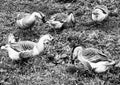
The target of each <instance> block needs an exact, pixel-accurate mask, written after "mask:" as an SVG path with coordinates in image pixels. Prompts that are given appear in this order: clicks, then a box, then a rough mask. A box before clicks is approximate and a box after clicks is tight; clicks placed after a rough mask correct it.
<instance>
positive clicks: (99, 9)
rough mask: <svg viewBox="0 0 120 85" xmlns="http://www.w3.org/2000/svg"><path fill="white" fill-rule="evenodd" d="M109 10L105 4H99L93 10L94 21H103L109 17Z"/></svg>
mask: <svg viewBox="0 0 120 85" xmlns="http://www.w3.org/2000/svg"><path fill="white" fill-rule="evenodd" d="M108 14H109V10H108V8H107V7H106V6H104V5H97V6H95V7H94V8H93V10H92V19H93V21H99V22H101V21H103V20H104V19H105V18H106V17H108Z"/></svg>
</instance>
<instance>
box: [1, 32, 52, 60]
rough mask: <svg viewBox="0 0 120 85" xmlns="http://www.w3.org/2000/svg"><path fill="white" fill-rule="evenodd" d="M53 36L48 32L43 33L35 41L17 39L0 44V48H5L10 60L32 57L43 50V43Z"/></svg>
mask: <svg viewBox="0 0 120 85" xmlns="http://www.w3.org/2000/svg"><path fill="white" fill-rule="evenodd" d="M52 39H53V37H52V36H51V35H50V34H46V35H43V36H42V37H41V38H40V39H39V41H38V42H37V43H35V42H32V41H19V42H15V43H10V44H6V45H5V46H1V49H4V50H7V51H8V55H9V57H10V58H11V59H12V60H19V59H21V58H28V57H34V56H36V55H39V54H40V53H41V52H43V50H44V44H45V43H47V42H48V41H51V40H52Z"/></svg>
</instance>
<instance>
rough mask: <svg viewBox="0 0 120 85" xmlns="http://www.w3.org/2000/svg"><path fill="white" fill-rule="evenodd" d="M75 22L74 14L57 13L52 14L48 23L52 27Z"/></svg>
mask: <svg viewBox="0 0 120 85" xmlns="http://www.w3.org/2000/svg"><path fill="white" fill-rule="evenodd" d="M74 22H75V19H74V16H73V14H72V13H71V14H69V15H68V14H65V13H57V14H54V15H53V16H51V18H50V20H49V21H47V23H48V24H49V25H50V26H51V27H52V28H61V27H62V26H63V25H64V24H70V23H71V24H73V23H74Z"/></svg>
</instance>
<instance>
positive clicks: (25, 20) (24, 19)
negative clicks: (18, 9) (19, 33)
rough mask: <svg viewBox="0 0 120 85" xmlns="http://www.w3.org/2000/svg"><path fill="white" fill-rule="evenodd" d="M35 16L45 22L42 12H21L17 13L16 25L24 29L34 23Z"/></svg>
mask: <svg viewBox="0 0 120 85" xmlns="http://www.w3.org/2000/svg"><path fill="white" fill-rule="evenodd" d="M36 17H39V18H40V19H41V20H42V21H43V22H44V23H45V15H44V14H43V13H42V12H40V13H38V12H33V13H32V14H30V13H23V12H22V13H20V14H18V15H17V21H16V23H17V25H18V27H20V28H23V29H25V28H28V27H30V26H32V25H33V24H34V22H35V20H36Z"/></svg>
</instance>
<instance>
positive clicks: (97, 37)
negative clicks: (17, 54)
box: [0, 0, 120, 85]
mask: <svg viewBox="0 0 120 85" xmlns="http://www.w3.org/2000/svg"><path fill="white" fill-rule="evenodd" d="M119 3H120V1H119V0H0V46H2V45H5V44H6V43H7V37H8V35H9V33H13V34H14V35H15V37H16V39H17V40H19V39H20V40H31V41H34V42H37V41H38V39H39V37H40V36H41V35H44V34H47V33H49V34H51V35H52V36H53V37H54V41H52V42H51V43H49V45H47V46H46V49H45V51H44V52H43V53H41V54H40V55H39V56H36V57H34V58H31V59H29V60H27V61H24V62H13V61H12V60H11V59H10V58H9V57H8V54H7V52H6V51H3V50H0V84H1V85H120V68H119V67H111V69H110V70H108V71H107V72H105V73H101V74H97V73H89V72H87V71H85V70H84V67H83V66H82V65H80V64H79V65H78V67H75V66H74V65H72V64H69V63H70V57H71V56H72V52H73V49H74V47H76V46H79V45H81V46H83V47H95V48H97V49H99V50H102V51H103V52H104V53H105V54H106V55H108V57H109V58H111V59H113V60H119V58H120V57H119V54H120V47H119V46H120V36H119V35H120V31H119V29H120V16H119V14H120V9H119V8H120V6H119ZM96 4H103V5H106V6H107V7H108V9H109V10H110V11H114V10H115V9H116V8H117V10H118V16H110V17H108V18H107V20H106V21H105V22H103V23H99V24H97V25H96V24H90V22H92V20H91V10H92V8H93V7H94V6H95V5H96ZM34 11H36V12H40V11H41V12H43V13H44V14H45V15H46V20H48V19H49V18H50V16H51V15H53V14H55V13H59V12H68V13H70V12H72V13H73V14H74V16H75V19H76V24H75V26H74V27H68V28H66V29H64V30H62V31H60V32H55V31H50V29H51V28H50V27H49V26H48V25H47V24H44V23H42V22H36V23H35V25H34V27H32V29H31V30H21V29H18V27H17V26H16V23H15V21H16V15H17V14H18V13H19V12H28V13H32V12H34ZM118 66H119V65H118Z"/></svg>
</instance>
